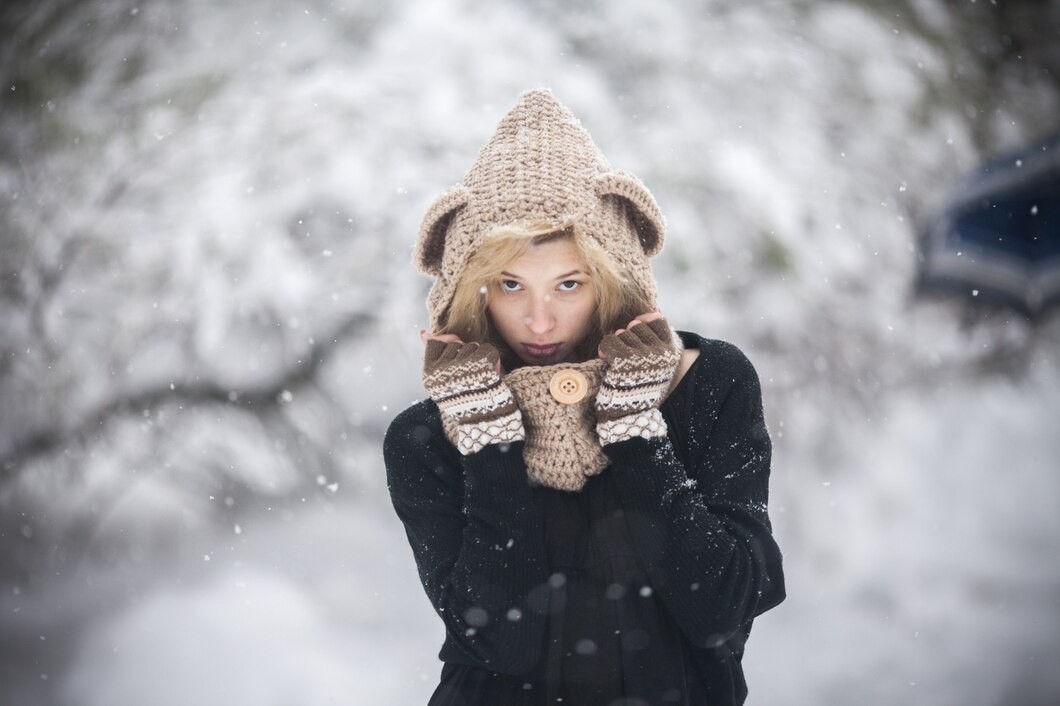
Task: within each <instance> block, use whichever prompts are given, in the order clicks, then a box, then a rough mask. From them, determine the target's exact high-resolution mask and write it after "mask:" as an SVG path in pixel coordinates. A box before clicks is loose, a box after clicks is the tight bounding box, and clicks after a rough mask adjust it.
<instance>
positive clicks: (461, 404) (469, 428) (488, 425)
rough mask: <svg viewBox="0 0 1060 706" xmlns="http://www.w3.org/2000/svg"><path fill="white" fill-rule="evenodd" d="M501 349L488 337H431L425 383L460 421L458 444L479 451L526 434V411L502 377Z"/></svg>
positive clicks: (445, 411)
mask: <svg viewBox="0 0 1060 706" xmlns="http://www.w3.org/2000/svg"><path fill="white" fill-rule="evenodd" d="M499 363H500V355H499V354H498V353H497V349H496V348H494V347H493V346H491V345H490V344H488V343H481V344H480V343H446V342H444V341H439V340H436V339H431V340H429V341H427V350H426V353H425V354H424V358H423V386H424V387H426V388H427V393H428V394H429V395H430V396H431V399H433V400H434V401H435V403H437V405H438V409H440V410H441V411H442V413H443V414H447V415H449V416H450V417H452V418H453V419H454V420H455V421H456V423H457V448H458V449H459V450H460V453H462V454H464V455H465V456H466V455H467V454H473V453H475V452H476V451H479V450H480V449H482V448H483V447H484V446H486V445H488V444H502V443H510V442H512V441H520V440H522V439H523V436H524V431H523V417H522V414H521V413H520V412H519V409H518V407H516V405H515V400H514V399H513V398H512V393H511V390H509V389H508V386H507V385H505V384H504V382H503V381H502V380H501V376H500V373H499V372H498V370H497V369H498V367H499Z"/></svg>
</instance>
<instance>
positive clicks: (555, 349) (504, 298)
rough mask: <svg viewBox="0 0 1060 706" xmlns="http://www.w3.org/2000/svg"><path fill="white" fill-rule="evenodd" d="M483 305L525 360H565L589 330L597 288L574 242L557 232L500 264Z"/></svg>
mask: <svg viewBox="0 0 1060 706" xmlns="http://www.w3.org/2000/svg"><path fill="white" fill-rule="evenodd" d="M486 308H487V311H489V315H490V319H491V320H492V321H493V326H494V328H496V329H497V332H498V333H500V335H501V338H503V339H504V342H505V343H507V344H508V346H509V347H510V348H511V349H512V351H514V352H515V354H516V355H517V356H519V358H520V359H521V360H522V361H523V362H524V363H526V364H528V365H551V364H553V363H569V362H573V361H574V356H575V351H576V349H577V347H578V344H580V343H581V342H582V341H583V340H585V337H586V336H588V335H589V333H590V332H591V331H592V327H593V323H594V314H595V312H596V294H595V292H594V291H593V285H592V281H591V280H590V279H589V272H588V268H587V267H586V266H585V263H583V262H582V260H581V258H580V257H579V256H578V251H577V249H576V248H575V247H574V243H572V242H571V241H570V239H569V238H560V239H556V240H549V241H546V242H544V243H539V244H537V245H531V246H530V248H529V249H527V251H526V252H525V253H524V254H523V255H521V256H520V257H519V258H517V259H516V260H515V261H513V262H512V263H511V264H510V265H509V266H508V267H507V268H505V270H504V272H503V273H502V274H501V279H500V280H499V281H498V282H497V283H496V284H495V285H494V287H493V289H492V291H490V295H489V305H488V306H487V307H486Z"/></svg>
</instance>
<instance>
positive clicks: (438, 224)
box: [413, 184, 471, 277]
mask: <svg viewBox="0 0 1060 706" xmlns="http://www.w3.org/2000/svg"><path fill="white" fill-rule="evenodd" d="M470 198H471V192H470V191H469V190H468V188H467V187H466V186H464V185H463V184H457V185H456V186H453V187H450V188H448V189H446V190H445V191H444V192H443V193H442V195H441V196H439V197H438V198H436V199H435V200H434V203H432V204H431V207H430V208H428V209H427V214H426V215H425V216H424V217H423V221H422V222H421V223H420V235H419V240H418V241H417V242H416V253H415V255H414V257H413V260H414V261H415V262H416V266H417V267H419V269H420V272H423V273H424V274H427V275H431V276H432V277H438V276H440V275H441V274H442V256H443V255H444V254H445V236H446V233H447V232H448V231H449V225H450V224H451V223H452V222H453V217H454V216H456V214H457V212H458V211H459V210H460V209H462V208H463V207H464V206H466V205H467V203H468V201H469V200H470Z"/></svg>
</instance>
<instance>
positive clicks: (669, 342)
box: [596, 319, 681, 446]
mask: <svg viewBox="0 0 1060 706" xmlns="http://www.w3.org/2000/svg"><path fill="white" fill-rule="evenodd" d="M600 352H601V353H603V356H604V359H605V360H606V361H607V363H608V366H607V370H606V372H605V373H604V379H603V383H602V384H601V385H600V391H599V392H598V393H597V395H596V433H597V435H598V436H599V437H600V443H601V444H602V445H604V446H606V445H608V444H613V443H615V442H618V441H624V440H626V439H631V438H633V437H637V436H639V437H643V438H646V439H649V438H652V437H658V436H665V435H666V421H665V420H664V419H663V416H662V413H661V412H660V411H659V403H660V402H662V399H663V396H664V395H665V394H666V391H667V390H668V389H669V387H670V383H671V382H672V381H673V377H674V374H675V373H676V372H677V366H678V363H679V362H680V361H681V344H680V339H679V338H678V337H677V334H676V333H675V332H674V330H673V329H672V328H670V324H668V323H667V322H666V319H655V320H654V321H651V322H648V323H646V324H638V325H636V326H633V327H632V328H629V329H626V330H625V331H623V332H622V333H620V334H618V335H615V334H608V335H607V336H604V338H603V340H602V341H601V342H600Z"/></svg>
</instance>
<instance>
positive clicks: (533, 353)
mask: <svg viewBox="0 0 1060 706" xmlns="http://www.w3.org/2000/svg"><path fill="white" fill-rule="evenodd" d="M523 352H524V353H526V354H527V355H528V356H530V357H531V358H551V357H552V356H554V355H556V353H558V352H559V344H558V343H550V344H548V345H545V346H537V345H534V344H533V343H524V344H523Z"/></svg>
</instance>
